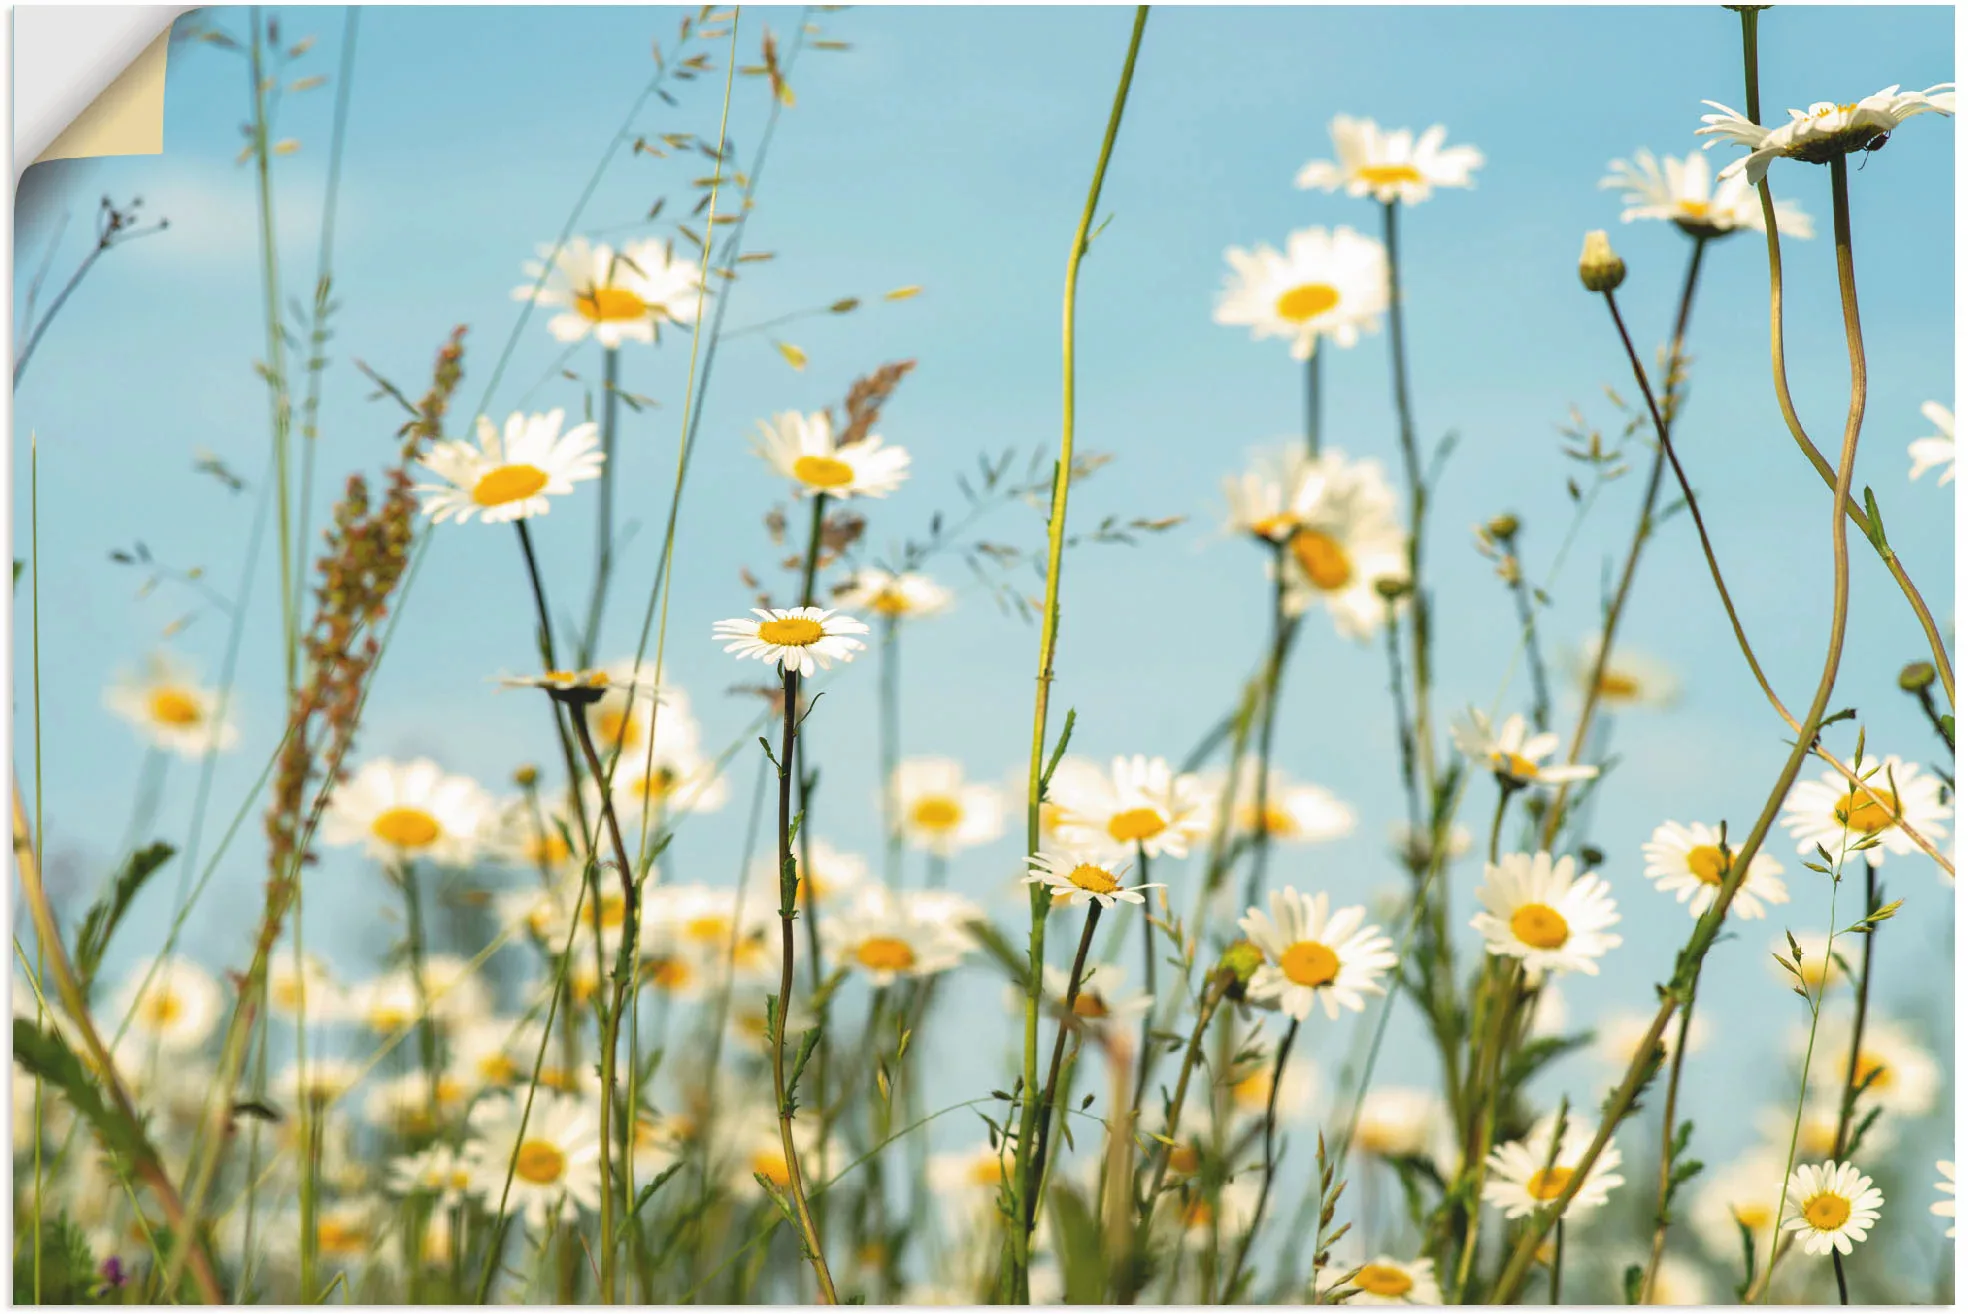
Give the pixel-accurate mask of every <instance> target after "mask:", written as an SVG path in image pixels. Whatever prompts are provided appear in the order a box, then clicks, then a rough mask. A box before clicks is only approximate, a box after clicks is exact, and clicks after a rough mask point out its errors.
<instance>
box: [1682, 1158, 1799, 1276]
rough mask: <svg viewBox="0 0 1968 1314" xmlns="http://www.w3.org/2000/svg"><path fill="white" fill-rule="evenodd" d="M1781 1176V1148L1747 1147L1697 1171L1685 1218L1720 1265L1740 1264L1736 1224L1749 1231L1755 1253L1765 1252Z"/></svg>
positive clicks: (1775, 1222) (1775, 1218)
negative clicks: (1737, 1155) (1724, 1161)
mask: <svg viewBox="0 0 1968 1314" xmlns="http://www.w3.org/2000/svg"><path fill="white" fill-rule="evenodd" d="M1787 1130H1788V1129H1787V1128H1786V1131H1787ZM1783 1180H1784V1154H1783V1148H1782V1147H1778V1148H1777V1149H1775V1150H1770V1149H1758V1150H1755V1151H1752V1152H1751V1153H1750V1154H1748V1155H1745V1156H1744V1157H1742V1158H1739V1159H1736V1160H1734V1161H1732V1162H1730V1163H1727V1164H1723V1165H1721V1166H1719V1167H1717V1168H1716V1169H1715V1170H1714V1171H1712V1172H1709V1173H1704V1174H1703V1175H1702V1177H1701V1180H1700V1184H1699V1186H1698V1189H1697V1190H1696V1193H1695V1201H1694V1207H1693V1209H1692V1211H1691V1213H1690V1218H1691V1220H1692V1221H1693V1223H1694V1229H1693V1230H1694V1234H1695V1236H1696V1238H1697V1239H1698V1240H1700V1242H1701V1243H1702V1245H1703V1247H1705V1248H1706V1249H1707V1251H1708V1253H1709V1255H1710V1256H1711V1257H1712V1258H1714V1259H1716V1260H1717V1261H1719V1262H1721V1263H1724V1264H1740V1263H1742V1233H1741V1232H1740V1231H1739V1230H1738V1225H1740V1226H1742V1227H1747V1228H1748V1229H1749V1230H1750V1235H1751V1236H1752V1237H1753V1238H1754V1240H1755V1243H1756V1253H1757V1254H1758V1255H1767V1254H1769V1253H1770V1238H1771V1235H1772V1234H1773V1233H1774V1232H1775V1231H1776V1225H1777V1198H1778V1194H1779V1189H1778V1184H1779V1183H1780V1182H1782V1181H1783Z"/></svg>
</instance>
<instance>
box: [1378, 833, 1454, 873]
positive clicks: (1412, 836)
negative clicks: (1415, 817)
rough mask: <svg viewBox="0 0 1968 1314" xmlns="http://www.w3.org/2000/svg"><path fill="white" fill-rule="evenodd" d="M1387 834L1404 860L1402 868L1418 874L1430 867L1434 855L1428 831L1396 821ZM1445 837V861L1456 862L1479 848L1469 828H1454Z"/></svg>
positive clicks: (1443, 853)
mask: <svg viewBox="0 0 1968 1314" xmlns="http://www.w3.org/2000/svg"><path fill="white" fill-rule="evenodd" d="M1387 833H1388V835H1389V836H1390V837H1391V839H1392V841H1393V848H1394V854H1395V856H1396V857H1398V858H1399V859H1400V860H1401V865H1402V866H1403V867H1406V868H1407V869H1408V870H1410V871H1419V870H1421V869H1423V868H1425V867H1427V866H1428V863H1429V860H1430V859H1431V858H1432V857H1433V856H1434V855H1433V854H1432V853H1431V852H1430V850H1431V848H1432V847H1433V844H1434V841H1433V839H1432V837H1431V836H1430V835H1429V833H1428V831H1427V830H1426V829H1425V828H1424V829H1422V830H1421V831H1419V832H1417V831H1415V830H1414V829H1413V828H1411V827H1410V826H1409V825H1408V823H1407V822H1405V821H1397V822H1394V823H1393V824H1392V825H1390V826H1389V827H1388V828H1387ZM1442 838H1443V844H1442V850H1443V852H1442V859H1443V861H1444V862H1454V861H1455V860H1456V859H1457V858H1461V857H1464V856H1466V855H1467V854H1468V853H1469V850H1470V849H1472V848H1474V847H1475V846H1476V837H1475V836H1474V835H1472V834H1470V833H1469V827H1467V826H1460V825H1451V826H1450V827H1449V830H1448V834H1446V835H1444V836H1443V837H1442Z"/></svg>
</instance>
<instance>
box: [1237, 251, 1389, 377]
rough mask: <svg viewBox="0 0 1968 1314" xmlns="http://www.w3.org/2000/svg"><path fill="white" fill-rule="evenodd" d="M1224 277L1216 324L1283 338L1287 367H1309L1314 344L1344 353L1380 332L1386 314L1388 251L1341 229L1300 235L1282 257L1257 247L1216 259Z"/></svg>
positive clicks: (1255, 335) (1262, 336)
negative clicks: (1302, 363)
mask: <svg viewBox="0 0 1968 1314" xmlns="http://www.w3.org/2000/svg"><path fill="white" fill-rule="evenodd" d="M1223 258H1224V259H1225V260H1227V261H1229V263H1230V275H1229V277H1228V278H1227V279H1225V281H1224V285H1223V292H1222V294H1221V295H1220V296H1218V298H1217V302H1216V322H1217V323H1219V324H1226V325H1231V326H1241V327H1248V328H1249V329H1250V331H1251V337H1252V338H1253V339H1261V338H1285V339H1287V340H1289V341H1290V342H1291V354H1292V359H1294V360H1309V359H1311V357H1312V353H1313V351H1315V350H1316V349H1317V348H1318V345H1319V340H1320V339H1321V338H1330V339H1332V342H1333V344H1334V345H1335V346H1340V347H1350V346H1352V345H1353V344H1355V343H1356V342H1358V341H1359V340H1360V334H1361V333H1362V332H1372V331H1374V330H1375V329H1377V328H1379V327H1380V316H1381V315H1382V314H1383V313H1385V311H1386V310H1387V251H1386V249H1385V248H1384V247H1382V246H1381V244H1380V243H1379V242H1376V241H1375V240H1374V239H1373V238H1371V237H1366V236H1363V235H1361V234H1359V233H1356V232H1354V231H1353V230H1352V229H1351V228H1348V227H1346V226H1345V225H1343V224H1342V225H1341V226H1339V227H1338V228H1334V229H1331V230H1330V231H1328V230H1327V229H1324V228H1316V227H1315V228H1301V229H1299V230H1298V231H1297V232H1295V233H1293V234H1292V235H1291V236H1290V237H1288V238H1287V239H1285V249H1284V251H1283V253H1282V254H1281V253H1280V252H1278V251H1277V250H1276V249H1275V248H1273V247H1269V246H1265V245H1262V244H1260V245H1258V246H1257V247H1256V248H1254V249H1252V250H1248V251H1246V250H1245V249H1244V248H1242V247H1238V246H1233V247H1230V248H1229V249H1228V250H1226V251H1225V252H1224V253H1223Z"/></svg>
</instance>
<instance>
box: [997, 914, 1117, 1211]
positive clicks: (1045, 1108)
mask: <svg viewBox="0 0 1968 1314" xmlns="http://www.w3.org/2000/svg"><path fill="white" fill-rule="evenodd" d="M1143 920H1144V921H1145V920H1146V915H1145V910H1144V917H1143ZM1099 924H1100V901H1099V900H1098V899H1093V900H1089V901H1088V903H1087V916H1086V929H1085V930H1084V931H1082V932H1080V947H1079V950H1078V951H1077V952H1076V953H1075V954H1074V955H1073V971H1072V974H1071V975H1070V976H1068V977H1067V978H1066V999H1065V1003H1064V1006H1063V1007H1062V1009H1061V1011H1060V1014H1059V1033H1058V1035H1056V1036H1055V1037H1054V1038H1053V1042H1052V1064H1051V1066H1050V1067H1049V1068H1048V1069H1047V1071H1046V1084H1045V1094H1044V1095H1043V1096H1042V1097H1041V1098H1040V1101H1039V1129H1038V1136H1039V1140H1038V1148H1037V1149H1036V1150H1035V1151H1034V1152H1033V1155H1032V1163H1031V1166H1030V1167H1029V1168H1028V1169H1026V1171H1027V1172H1029V1173H1030V1174H1031V1177H1030V1178H1029V1179H1028V1180H1027V1181H1026V1183H1025V1230H1026V1231H1027V1232H1030V1231H1031V1230H1032V1228H1034V1227H1035V1226H1037V1225H1038V1212H1039V1192H1040V1188H1041V1186H1042V1185H1043V1184H1044V1182H1045V1172H1046V1141H1047V1140H1048V1138H1049V1137H1050V1136H1051V1133H1052V1106H1053V1100H1054V1099H1055V1098H1056V1097H1057V1096H1058V1094H1059V1068H1060V1064H1061V1063H1062V1062H1063V1061H1064V1060H1065V1057H1066V1037H1067V1035H1068V1033H1070V1032H1071V1031H1073V1030H1074V1029H1075V1028H1074V1026H1073V1022H1074V1019H1075V1017H1076V1016H1077V1015H1076V1014H1075V1013H1074V1012H1073V1007H1074V1005H1075V1004H1077V1003H1078V1002H1079V998H1080V983H1081V981H1082V979H1083V978H1084V977H1085V974H1086V960H1087V951H1088V950H1089V949H1091V948H1092V947H1093V928H1094V927H1096V926H1098V925H1099Z"/></svg>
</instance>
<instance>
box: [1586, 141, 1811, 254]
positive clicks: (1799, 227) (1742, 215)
mask: <svg viewBox="0 0 1968 1314" xmlns="http://www.w3.org/2000/svg"><path fill="white" fill-rule="evenodd" d="M1606 167H1607V168H1609V169H1610V170H1612V172H1611V173H1609V174H1607V175H1606V177H1604V178H1602V179H1600V180H1599V185H1600V186H1601V187H1611V188H1617V189H1618V190H1619V191H1621V192H1623V193H1625V195H1624V196H1623V197H1622V198H1621V199H1623V200H1624V201H1625V202H1626V209H1624V210H1622V211H1620V220H1621V222H1623V223H1632V222H1633V221H1634V220H1635V219H1665V220H1668V221H1669V222H1671V223H1673V224H1674V225H1675V226H1676V227H1678V228H1680V229H1681V231H1682V232H1684V233H1687V234H1688V235H1689V236H1691V237H1723V236H1726V235H1728V234H1730V233H1733V232H1736V231H1737V230H1739V229H1744V228H1747V229H1752V230H1754V231H1756V232H1759V233H1760V232H1762V231H1763V203H1762V201H1761V200H1760V199H1758V197H1757V195H1756V186H1755V184H1754V183H1752V182H1750V181H1749V180H1748V179H1747V178H1744V177H1742V176H1741V175H1740V174H1732V175H1730V176H1729V177H1726V178H1722V179H1719V180H1714V181H1713V182H1712V183H1711V179H1710V177H1709V168H1708V157H1707V156H1706V155H1703V154H1702V153H1701V152H1700V151H1698V150H1697V151H1689V152H1688V155H1687V158H1686V159H1679V158H1676V157H1675V156H1672V155H1669V156H1666V157H1665V158H1662V159H1659V160H1656V159H1655V158H1654V153H1653V152H1652V151H1650V150H1646V149H1644V148H1642V149H1640V150H1637V151H1635V152H1634V153H1633V158H1632V159H1630V160H1614V161H1613V162H1612V163H1611V164H1610V165H1608V166H1606ZM1775 206H1776V214H1777V231H1778V232H1780V233H1784V234H1786V235H1788V236H1791V237H1810V236H1811V235H1812V229H1811V216H1809V215H1807V214H1805V213H1804V212H1803V211H1802V210H1800V209H1798V208H1797V203H1796V202H1795V201H1777V202H1776V203H1775Z"/></svg>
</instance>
